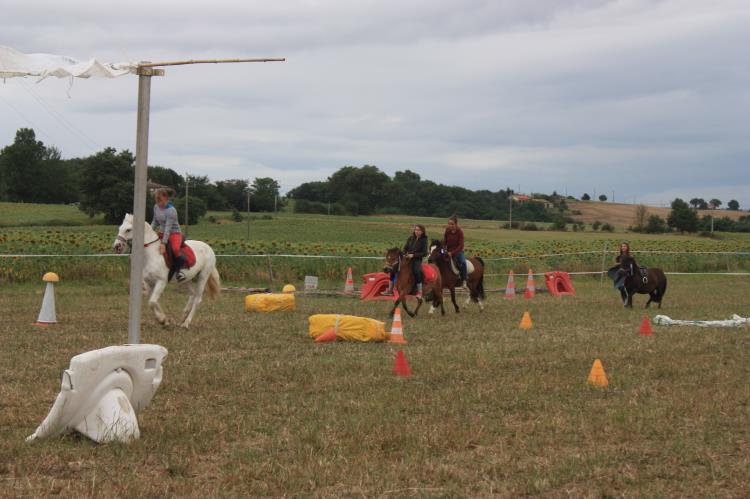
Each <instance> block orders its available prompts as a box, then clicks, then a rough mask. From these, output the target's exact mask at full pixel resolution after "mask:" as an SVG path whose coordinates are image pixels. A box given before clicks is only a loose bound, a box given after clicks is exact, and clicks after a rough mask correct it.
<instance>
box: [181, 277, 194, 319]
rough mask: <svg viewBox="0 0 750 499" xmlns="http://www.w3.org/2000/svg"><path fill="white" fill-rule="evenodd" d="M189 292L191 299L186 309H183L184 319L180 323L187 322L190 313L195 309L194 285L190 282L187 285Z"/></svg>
mask: <svg viewBox="0 0 750 499" xmlns="http://www.w3.org/2000/svg"><path fill="white" fill-rule="evenodd" d="M187 288H188V291H190V297H189V298H188V301H187V303H186V304H185V308H183V309H182V319H180V322H181V323H182V322H185V319H187V316H188V313H189V312H190V310H192V308H193V297H194V296H195V289H194V287H193V283H192V282H189V283H187Z"/></svg>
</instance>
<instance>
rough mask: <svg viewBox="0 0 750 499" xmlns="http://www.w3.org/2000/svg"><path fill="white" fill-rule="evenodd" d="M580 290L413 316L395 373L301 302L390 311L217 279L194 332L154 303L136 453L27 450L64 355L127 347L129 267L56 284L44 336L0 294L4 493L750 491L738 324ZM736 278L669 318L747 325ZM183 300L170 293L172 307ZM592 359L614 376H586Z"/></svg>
mask: <svg viewBox="0 0 750 499" xmlns="http://www.w3.org/2000/svg"><path fill="white" fill-rule="evenodd" d="M296 284H298V285H299V284H300V283H296ZM574 284H575V286H576V288H577V291H578V294H577V296H575V297H567V298H565V299H555V298H553V297H550V296H547V295H539V296H537V297H536V298H535V299H533V300H532V301H527V300H523V299H516V300H504V299H502V298H500V297H499V296H497V295H494V296H491V297H489V300H488V309H487V311H486V312H485V313H483V314H480V313H479V312H478V311H477V310H476V309H474V308H469V309H466V310H464V312H462V313H461V314H460V315H455V314H453V313H452V312H449V313H448V315H446V317H445V318H444V319H442V318H440V317H438V316H427V315H425V316H420V317H419V318H417V319H410V318H408V317H404V319H405V322H404V330H405V335H406V338H407V340H408V341H409V344H408V345H407V346H406V347H405V352H406V355H407V357H408V359H409V361H410V363H411V366H412V369H413V371H414V376H413V377H411V378H396V377H394V376H393V375H392V374H391V373H390V369H391V365H392V362H393V358H394V354H395V349H394V348H393V347H391V346H389V345H383V344H349V343H337V344H322V345H316V344H314V343H313V342H312V340H311V339H310V338H309V337H308V336H307V317H308V316H309V315H310V314H313V313H327V312H335V313H352V314H357V315H365V316H371V317H378V318H379V317H383V318H384V316H385V311H386V307H387V305H386V304H384V303H382V302H380V303H373V302H366V303H361V302H359V301H358V300H355V299H351V298H320V297H305V296H298V306H297V310H296V311H294V312H290V313H281V314H276V315H251V314H247V313H244V312H243V310H242V302H243V298H244V297H243V295H242V294H239V293H231V292H226V293H224V294H223V295H222V296H221V297H220V298H219V300H217V301H215V302H209V301H206V302H204V303H203V304H202V305H201V308H200V309H199V311H198V314H197V316H196V320H195V322H194V327H193V329H192V330H191V331H189V332H183V331H180V330H177V329H172V328H167V329H162V328H161V327H158V326H157V325H156V324H155V322H154V321H153V319H152V318H151V317H150V315H149V314H144V319H145V321H144V328H143V338H142V339H143V341H144V342H152V343H158V344H161V345H163V346H165V347H166V348H168V350H169V356H168V357H167V359H166V361H165V375H164V382H163V384H162V386H161V388H160V389H159V391H158V392H157V394H156V396H155V398H154V400H153V402H152V405H151V406H150V407H148V408H147V409H146V410H144V411H143V412H142V413H141V414H140V417H139V423H140V426H141V432H142V438H141V439H140V440H139V441H137V442H135V443H133V444H131V445H128V446H125V445H95V444H93V443H91V442H89V441H87V440H86V439H82V438H78V437H75V436H66V437H62V438H56V439H52V440H48V441H42V442H37V443H34V444H26V443H25V442H24V438H25V437H26V436H27V435H29V434H31V433H32V432H33V431H34V429H35V428H36V426H37V425H38V424H39V423H40V422H41V420H42V419H43V418H44V416H45V415H46V413H47V411H48V409H49V408H50V406H51V404H52V401H53V399H54V397H55V395H56V394H57V392H58V390H59V380H60V373H61V371H62V370H63V369H65V368H66V367H67V365H68V363H69V360H70V358H71V357H72V356H73V355H75V354H77V353H80V352H83V351H87V350H91V349H95V348H100V347H104V346H107V345H111V344H121V343H123V342H124V341H125V340H126V336H127V334H126V329H127V290H126V286H125V282H124V280H117V281H115V282H114V283H112V284H103V283H100V284H89V285H84V284H75V283H70V282H67V283H66V282H62V283H61V284H60V285H59V286H58V288H57V305H58V306H57V310H58V319H59V320H60V324H59V325H56V326H52V327H48V328H46V329H38V328H36V327H34V326H32V325H31V323H32V322H33V321H34V319H35V318H36V315H37V313H38V310H39V305H40V303H41V299H42V291H43V288H42V287H41V286H40V285H38V284H36V283H35V284H33V285H32V284H16V285H5V286H2V287H0V317H2V321H0V342H1V343H2V345H3V348H2V349H0V377H2V379H3V382H2V383H0V496H24V497H25V496H47V495H57V494H61V495H64V496H77V497H80V496H87V497H88V496H92V497H93V496H102V497H114V496H118V497H143V496H146V497H156V496H159V497H163V496H193V497H197V496H201V497H205V496H229V497H237V496H244V495H253V496H310V495H314V496H321V497H331V496H347V497H350V496H368V497H372V496H380V497H404V496H419V497H435V496H438V497H457V496H463V497H466V496H474V497H476V496H489V495H501V496H525V495H541V496H547V497H550V496H552V497H560V496H574V497H583V496H587V497H601V496H607V497H613V496H647V497H676V496H683V497H684V496H692V497H706V496H723V497H747V496H748V495H750V485H748V483H750V385H749V384H748V382H747V380H748V375H750V353H749V352H750V336H749V335H748V332H749V331H748V328H747V327H744V328H739V329H698V328H688V327H675V328H661V327H657V328H656V331H655V334H654V336H653V337H639V336H638V335H637V331H638V326H639V324H640V322H641V318H642V317H643V310H641V309H636V310H634V311H629V310H624V309H622V307H621V306H620V305H619V298H618V297H617V296H616V293H615V292H614V290H612V289H611V287H609V286H602V285H600V283H599V281H598V279H591V278H585V279H583V278H581V279H576V280H575V281H574ZM748 290H750V285H749V284H748V281H747V278H746V277H722V278H704V279H701V280H696V279H695V278H694V277H674V278H672V279H671V281H670V285H669V289H668V291H667V295H666V297H665V300H664V308H663V309H662V312H663V313H665V314H667V315H669V316H671V317H673V318H694V319H709V318H711V319H716V318H725V317H727V316H729V315H731V314H732V313H739V314H741V315H744V316H746V315H748V308H747V303H748V302H747V292H748ZM185 299H186V295H184V294H183V293H180V292H178V291H176V289H175V288H172V289H171V290H168V291H167V293H165V296H164V299H163V304H164V305H165V306H166V308H167V311H168V312H172V313H173V314H174V313H176V312H177V311H178V310H179V309H180V308H181V306H182V304H183V301H184V300H185ZM644 302H645V300H644V299H643V297H642V296H639V297H637V298H636V307H642V306H643V304H644ZM527 309H528V310H529V311H530V312H531V316H532V319H533V321H534V327H533V329H532V330H531V331H528V332H525V331H522V330H520V329H519V328H518V327H517V326H518V322H519V320H520V318H521V315H522V314H523V312H524V310H527ZM655 313H656V311H655V310H651V311H650V313H649V315H651V316H653V315H654V314H655ZM387 326H389V324H387ZM595 358H600V359H601V360H602V362H603V365H604V368H605V370H606V371H607V375H608V377H609V381H610V385H609V387H607V388H604V389H600V388H594V387H591V386H588V385H587V384H586V377H587V374H588V371H589V369H590V368H591V365H592V362H593V361H594V359H595Z"/></svg>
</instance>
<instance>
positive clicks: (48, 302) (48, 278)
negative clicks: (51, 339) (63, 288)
mask: <svg viewBox="0 0 750 499" xmlns="http://www.w3.org/2000/svg"><path fill="white" fill-rule="evenodd" d="M42 280H43V281H44V282H46V283H47V288H46V289H45V290H44V299H43V300H42V309H41V310H40V311H39V317H38V318H37V320H36V325H37V326H45V325H47V324H56V323H57V314H55V283H56V282H59V281H60V278H59V277H58V276H57V274H55V273H54V272H47V273H46V274H44V276H43V277H42Z"/></svg>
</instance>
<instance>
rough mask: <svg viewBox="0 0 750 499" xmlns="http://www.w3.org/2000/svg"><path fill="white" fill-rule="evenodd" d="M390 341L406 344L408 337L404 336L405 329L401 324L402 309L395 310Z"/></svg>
mask: <svg viewBox="0 0 750 499" xmlns="http://www.w3.org/2000/svg"><path fill="white" fill-rule="evenodd" d="M388 343H396V344H399V345H406V339H405V338H404V329H403V326H401V310H400V309H398V308H397V309H396V311H395V312H393V324H392V325H391V339H390V340H389V341H388Z"/></svg>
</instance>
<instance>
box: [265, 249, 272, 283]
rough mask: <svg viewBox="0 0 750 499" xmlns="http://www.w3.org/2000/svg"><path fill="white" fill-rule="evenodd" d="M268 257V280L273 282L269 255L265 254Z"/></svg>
mask: <svg viewBox="0 0 750 499" xmlns="http://www.w3.org/2000/svg"><path fill="white" fill-rule="evenodd" d="M266 258H267V259H268V282H269V283H271V284H273V265H272V264H271V255H266Z"/></svg>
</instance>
